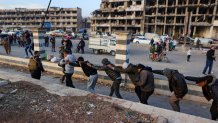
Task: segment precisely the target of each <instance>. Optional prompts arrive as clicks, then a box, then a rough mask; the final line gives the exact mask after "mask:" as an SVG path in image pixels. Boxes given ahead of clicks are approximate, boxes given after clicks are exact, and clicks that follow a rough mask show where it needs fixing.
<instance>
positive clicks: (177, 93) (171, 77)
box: [153, 68, 188, 112]
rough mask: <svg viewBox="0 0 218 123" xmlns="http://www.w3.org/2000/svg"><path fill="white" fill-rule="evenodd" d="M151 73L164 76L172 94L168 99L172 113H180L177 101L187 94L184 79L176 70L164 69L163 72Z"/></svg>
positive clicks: (155, 71) (154, 71)
mask: <svg viewBox="0 0 218 123" xmlns="http://www.w3.org/2000/svg"><path fill="white" fill-rule="evenodd" d="M153 73H155V74H160V75H164V76H166V77H167V78H168V81H169V89H170V91H171V92H173V93H172V96H171V97H170V100H169V102H170V105H171V106H172V108H173V110H174V111H177V112H180V106H179V101H180V100H181V99H182V98H183V97H184V96H185V95H186V94H187V92H188V88H187V84H186V81H185V77H184V76H183V75H182V74H180V73H179V72H178V71H177V70H172V69H168V68H166V69H164V70H153Z"/></svg>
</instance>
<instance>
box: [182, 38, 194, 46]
mask: <svg viewBox="0 0 218 123" xmlns="http://www.w3.org/2000/svg"><path fill="white" fill-rule="evenodd" d="M194 40H195V39H193V38H192V37H189V36H187V37H186V44H190V45H193V44H194ZM178 41H179V43H180V44H184V43H185V38H184V37H179V38H178Z"/></svg>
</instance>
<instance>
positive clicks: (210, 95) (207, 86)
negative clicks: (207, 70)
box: [185, 75, 218, 120]
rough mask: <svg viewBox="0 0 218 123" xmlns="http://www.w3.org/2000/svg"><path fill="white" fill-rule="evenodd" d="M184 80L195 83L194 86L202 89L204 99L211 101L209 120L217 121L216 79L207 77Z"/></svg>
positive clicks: (217, 89)
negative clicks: (196, 85)
mask: <svg viewBox="0 0 218 123" xmlns="http://www.w3.org/2000/svg"><path fill="white" fill-rule="evenodd" d="M185 79H187V80H190V81H195V82H196V84H198V85H199V86H201V87H202V91H203V94H204V97H205V98H206V99H207V100H208V101H210V100H211V99H213V102H212V106H211V108H210V113H211V119H212V120H216V119H218V79H217V78H216V76H214V75H207V76H204V77H191V76H186V77H185Z"/></svg>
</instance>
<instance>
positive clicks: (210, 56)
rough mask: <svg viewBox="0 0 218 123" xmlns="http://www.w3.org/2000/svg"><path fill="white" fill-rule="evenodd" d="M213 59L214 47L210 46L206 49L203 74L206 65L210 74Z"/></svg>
mask: <svg viewBox="0 0 218 123" xmlns="http://www.w3.org/2000/svg"><path fill="white" fill-rule="evenodd" d="M214 60H215V48H214V47H213V46H212V47H211V48H210V50H208V51H207V60H206V65H205V67H204V70H203V74H205V73H206V71H207V68H208V67H209V71H208V74H211V70H212V67H213V61H214Z"/></svg>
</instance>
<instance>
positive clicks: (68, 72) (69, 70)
mask: <svg viewBox="0 0 218 123" xmlns="http://www.w3.org/2000/svg"><path fill="white" fill-rule="evenodd" d="M73 63H75V64H76V57H75V56H74V55H73V54H70V51H68V50H64V59H62V60H61V61H60V65H65V76H66V86H68V87H72V88H75V86H74V85H73V82H72V76H73V73H74V66H73V65H70V64H73Z"/></svg>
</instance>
